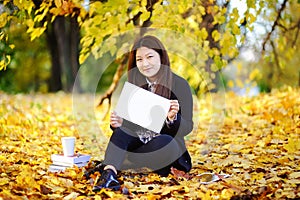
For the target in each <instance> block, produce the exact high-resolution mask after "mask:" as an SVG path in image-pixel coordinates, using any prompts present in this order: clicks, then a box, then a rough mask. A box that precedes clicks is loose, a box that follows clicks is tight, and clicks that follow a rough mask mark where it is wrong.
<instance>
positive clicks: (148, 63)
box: [136, 47, 161, 81]
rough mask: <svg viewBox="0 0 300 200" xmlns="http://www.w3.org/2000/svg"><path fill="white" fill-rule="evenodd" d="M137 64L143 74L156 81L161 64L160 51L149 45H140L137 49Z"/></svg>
mask: <svg viewBox="0 0 300 200" xmlns="http://www.w3.org/2000/svg"><path fill="white" fill-rule="evenodd" d="M136 66H137V67H138V69H139V71H140V72H141V74H143V75H144V76H145V77H147V78H148V79H149V80H150V81H155V80H156V77H157V73H158V71H159V69H160V66H161V61H160V56H159V53H157V52H156V51H154V50H153V49H149V48H147V47H140V48H138V49H137V50H136Z"/></svg>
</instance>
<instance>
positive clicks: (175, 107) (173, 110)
mask: <svg viewBox="0 0 300 200" xmlns="http://www.w3.org/2000/svg"><path fill="white" fill-rule="evenodd" d="M178 111H179V103H178V100H170V109H169V112H168V119H169V120H170V121H173V120H174V119H175V117H176V114H177V113H178Z"/></svg>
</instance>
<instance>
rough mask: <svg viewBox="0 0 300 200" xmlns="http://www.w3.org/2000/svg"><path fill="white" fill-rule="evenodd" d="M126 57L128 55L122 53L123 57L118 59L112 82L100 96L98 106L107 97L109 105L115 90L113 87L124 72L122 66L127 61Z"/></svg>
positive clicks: (115, 86) (123, 66)
mask: <svg viewBox="0 0 300 200" xmlns="http://www.w3.org/2000/svg"><path fill="white" fill-rule="evenodd" d="M127 59H128V55H127V54H126V55H124V56H123V58H122V59H121V60H120V61H119V63H120V65H119V66H118V68H117V71H116V72H115V74H114V77H113V82H112V83H111V85H110V86H109V88H108V90H107V91H106V92H105V94H104V95H103V96H102V97H101V98H100V101H99V104H98V106H101V105H102V104H103V102H104V100H105V99H108V102H109V106H110V105H111V97H112V94H113V92H114V91H115V89H116V88H117V86H118V83H119V81H120V79H121V77H122V75H123V72H124V68H125V66H126V63H127Z"/></svg>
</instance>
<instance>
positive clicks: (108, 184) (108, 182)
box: [93, 169, 120, 192]
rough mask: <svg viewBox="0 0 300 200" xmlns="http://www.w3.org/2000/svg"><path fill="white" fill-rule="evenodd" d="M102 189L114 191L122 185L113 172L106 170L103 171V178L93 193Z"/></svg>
mask: <svg viewBox="0 0 300 200" xmlns="http://www.w3.org/2000/svg"><path fill="white" fill-rule="evenodd" d="M102 188H110V189H113V190H119V189H120V183H119V181H118V180H117V175H116V173H115V172H114V171H113V170H111V169H106V170H104V171H103V173H102V174H101V177H100V178H99V179H98V181H97V182H96V184H95V185H94V187H93V192H97V191H100V190H101V189H102Z"/></svg>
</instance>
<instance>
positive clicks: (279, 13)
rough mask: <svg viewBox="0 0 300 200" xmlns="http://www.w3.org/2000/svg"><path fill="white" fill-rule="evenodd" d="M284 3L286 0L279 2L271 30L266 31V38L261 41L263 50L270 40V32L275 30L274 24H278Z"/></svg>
mask: <svg viewBox="0 0 300 200" xmlns="http://www.w3.org/2000/svg"><path fill="white" fill-rule="evenodd" d="M286 3H287V0H284V1H283V3H282V4H281V7H280V9H279V10H278V13H277V17H276V19H275V21H274V24H273V26H272V29H271V31H270V32H269V33H268V35H267V37H266V39H265V40H264V42H263V51H265V46H266V43H267V42H268V41H269V40H270V38H271V35H272V33H273V32H274V31H275V28H276V26H277V25H279V20H280V16H281V13H282V12H283V10H284V9H285V7H286Z"/></svg>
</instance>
